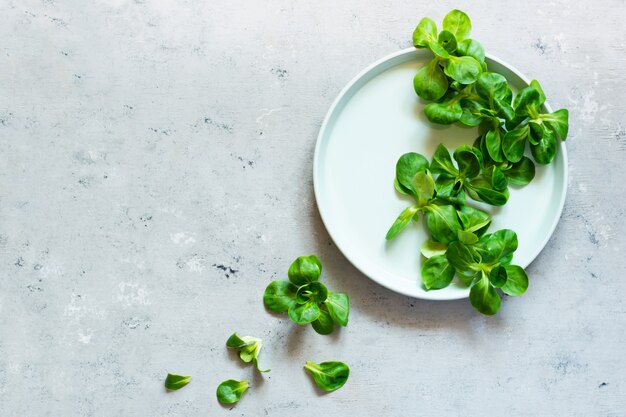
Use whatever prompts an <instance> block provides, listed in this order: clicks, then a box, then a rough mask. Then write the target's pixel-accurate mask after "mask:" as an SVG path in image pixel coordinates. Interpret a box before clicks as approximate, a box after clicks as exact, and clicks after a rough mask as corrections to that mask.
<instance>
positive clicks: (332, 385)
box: [304, 361, 350, 391]
mask: <svg viewBox="0 0 626 417" xmlns="http://www.w3.org/2000/svg"><path fill="white" fill-rule="evenodd" d="M304 369H306V370H307V372H308V373H309V374H310V375H311V377H312V378H313V381H315V383H316V384H317V386H318V387H319V388H320V389H321V390H324V391H335V390H337V389H339V388H341V387H343V386H344V384H345V383H346V381H347V380H348V376H350V368H348V365H346V364H345V363H343V362H336V361H332V362H322V363H315V362H311V361H306V363H305V365H304Z"/></svg>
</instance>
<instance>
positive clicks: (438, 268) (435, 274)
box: [422, 255, 454, 290]
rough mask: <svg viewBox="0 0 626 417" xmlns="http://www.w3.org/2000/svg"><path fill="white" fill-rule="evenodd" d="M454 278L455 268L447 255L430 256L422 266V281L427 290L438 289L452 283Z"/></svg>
mask: <svg viewBox="0 0 626 417" xmlns="http://www.w3.org/2000/svg"><path fill="white" fill-rule="evenodd" d="M452 278H454V268H453V267H452V266H451V265H450V263H449V262H448V259H447V258H446V255H437V256H433V257H432V258H428V259H427V260H426V262H424V265H423V266H422V282H423V283H424V286H425V287H426V289H427V290H438V289H440V288H445V287H447V286H448V285H450V282H452Z"/></svg>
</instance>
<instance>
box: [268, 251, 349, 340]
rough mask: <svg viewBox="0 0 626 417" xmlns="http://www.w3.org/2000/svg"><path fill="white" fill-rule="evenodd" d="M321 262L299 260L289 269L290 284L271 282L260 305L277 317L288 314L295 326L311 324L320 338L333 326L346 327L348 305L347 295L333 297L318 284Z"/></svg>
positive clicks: (306, 258)
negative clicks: (262, 304) (279, 314)
mask: <svg viewBox="0 0 626 417" xmlns="http://www.w3.org/2000/svg"><path fill="white" fill-rule="evenodd" d="M321 274H322V262H321V261H320V260H319V258H318V257H317V256H315V255H310V256H300V257H298V258H297V259H296V260H295V261H294V262H293V263H292V264H291V266H290V267H289V271H288V273H287V275H288V277H289V281H285V280H278V281H272V282H271V283H270V284H269V285H268V286H267V288H266V289H265V293H264V294H263V302H264V303H265V305H266V306H267V308H268V309H270V310H272V311H274V312H276V313H284V312H287V313H288V315H289V318H290V319H291V321H293V322H294V323H298V324H309V323H310V324H311V326H312V327H313V329H314V330H315V331H316V332H317V333H319V334H324V335H327V334H330V333H332V332H333V331H334V330H335V324H337V325H339V326H344V327H345V326H347V325H348V316H349V314H350V301H349V297H348V295H347V294H344V293H333V292H330V291H329V290H328V288H326V286H325V285H324V284H322V283H321V282H319V277H320V275H321Z"/></svg>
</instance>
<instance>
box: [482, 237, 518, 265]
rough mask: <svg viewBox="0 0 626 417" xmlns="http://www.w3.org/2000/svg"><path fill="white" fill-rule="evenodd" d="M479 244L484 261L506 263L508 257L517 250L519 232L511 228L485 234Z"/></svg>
mask: <svg viewBox="0 0 626 417" xmlns="http://www.w3.org/2000/svg"><path fill="white" fill-rule="evenodd" d="M479 245H480V252H481V255H482V261H483V262H484V263H496V262H498V263H501V264H505V263H506V262H505V261H506V260H507V257H508V256H509V255H512V254H513V252H515V251H516V250H517V245H518V243H517V234H516V233H515V232H514V231H513V230H510V229H500V230H498V231H497V232H494V233H491V234H489V235H485V236H483V237H482V238H481V239H480V243H479Z"/></svg>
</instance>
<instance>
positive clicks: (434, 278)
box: [386, 145, 534, 315]
mask: <svg viewBox="0 0 626 417" xmlns="http://www.w3.org/2000/svg"><path fill="white" fill-rule="evenodd" d="M453 159H454V162H453ZM433 173H435V174H436V175H437V178H436V179H435V178H434V177H433ZM506 173H507V171H504V172H502V171H500V170H499V169H498V168H497V167H494V166H490V167H486V166H485V165H484V160H483V157H482V152H481V151H480V150H479V149H478V148H476V147H470V146H467V145H462V146H460V147H459V148H457V149H456V150H455V152H454V154H453V157H450V153H449V152H448V150H447V149H446V148H445V147H444V146H443V145H439V147H438V148H437V151H436V152H435V154H434V156H433V160H432V162H430V163H429V161H428V160H427V159H426V158H425V157H424V156H423V155H420V154H418V153H415V152H410V153H407V154H404V155H402V156H401V157H400V159H399V160H398V163H397V164H396V177H395V180H394V186H395V188H396V190H397V191H398V192H399V193H401V194H404V195H410V196H412V197H413V199H414V200H415V203H416V204H413V205H411V206H409V207H407V208H406V209H404V210H403V211H402V212H401V213H400V215H399V216H398V218H397V219H396V221H395V222H394V223H393V225H392V226H391V228H390V229H389V231H388V232H387V236H386V238H387V240H391V239H393V238H394V237H396V236H397V235H398V233H400V232H401V231H402V230H403V229H404V228H406V226H407V225H408V224H409V223H410V222H411V220H413V221H419V216H420V215H422V216H423V217H424V219H425V223H426V227H427V229H428V231H429V233H430V235H431V240H429V241H427V242H426V243H425V244H424V245H423V246H422V254H423V255H424V257H426V258H427V260H426V261H425V262H424V265H423V267H422V273H421V276H422V282H423V284H424V286H425V287H426V289H427V290H436V289H441V288H445V287H447V286H448V285H450V283H451V282H452V280H453V278H454V277H455V276H458V277H459V279H460V281H461V282H462V283H463V284H464V285H466V286H469V287H470V302H471V304H472V306H474V308H476V310H478V311H479V312H481V313H483V314H487V315H492V314H495V313H496V312H497V311H498V310H499V308H500V295H499V294H498V291H497V289H500V290H501V291H502V292H504V293H505V294H508V295H512V296H515V295H521V294H523V293H524V291H526V288H527V287H528V277H527V276H526V273H525V272H524V270H523V269H522V268H521V267H519V266H516V265H511V260H512V259H513V253H514V252H515V250H516V249H517V236H516V234H515V232H513V231H511V230H506V229H504V230H499V231H497V232H495V233H492V234H486V232H487V230H488V228H489V226H490V225H491V218H490V216H489V214H488V213H487V212H485V211H483V210H480V209H478V208H475V207H472V206H469V205H467V204H466V195H467V196H469V197H470V198H472V199H475V200H478V201H483V202H485V203H488V204H491V205H495V206H500V205H503V204H504V203H506V201H507V198H508V191H507V184H508V181H509V178H510V177H507V175H506ZM533 173H534V172H533ZM512 177H513V178H516V179H517V180H518V181H522V179H524V178H526V177H524V176H523V175H521V174H519V175H518V174H516V175H513V176H512ZM526 179H527V180H528V181H530V179H532V176H531V177H530V179H528V178H526Z"/></svg>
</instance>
